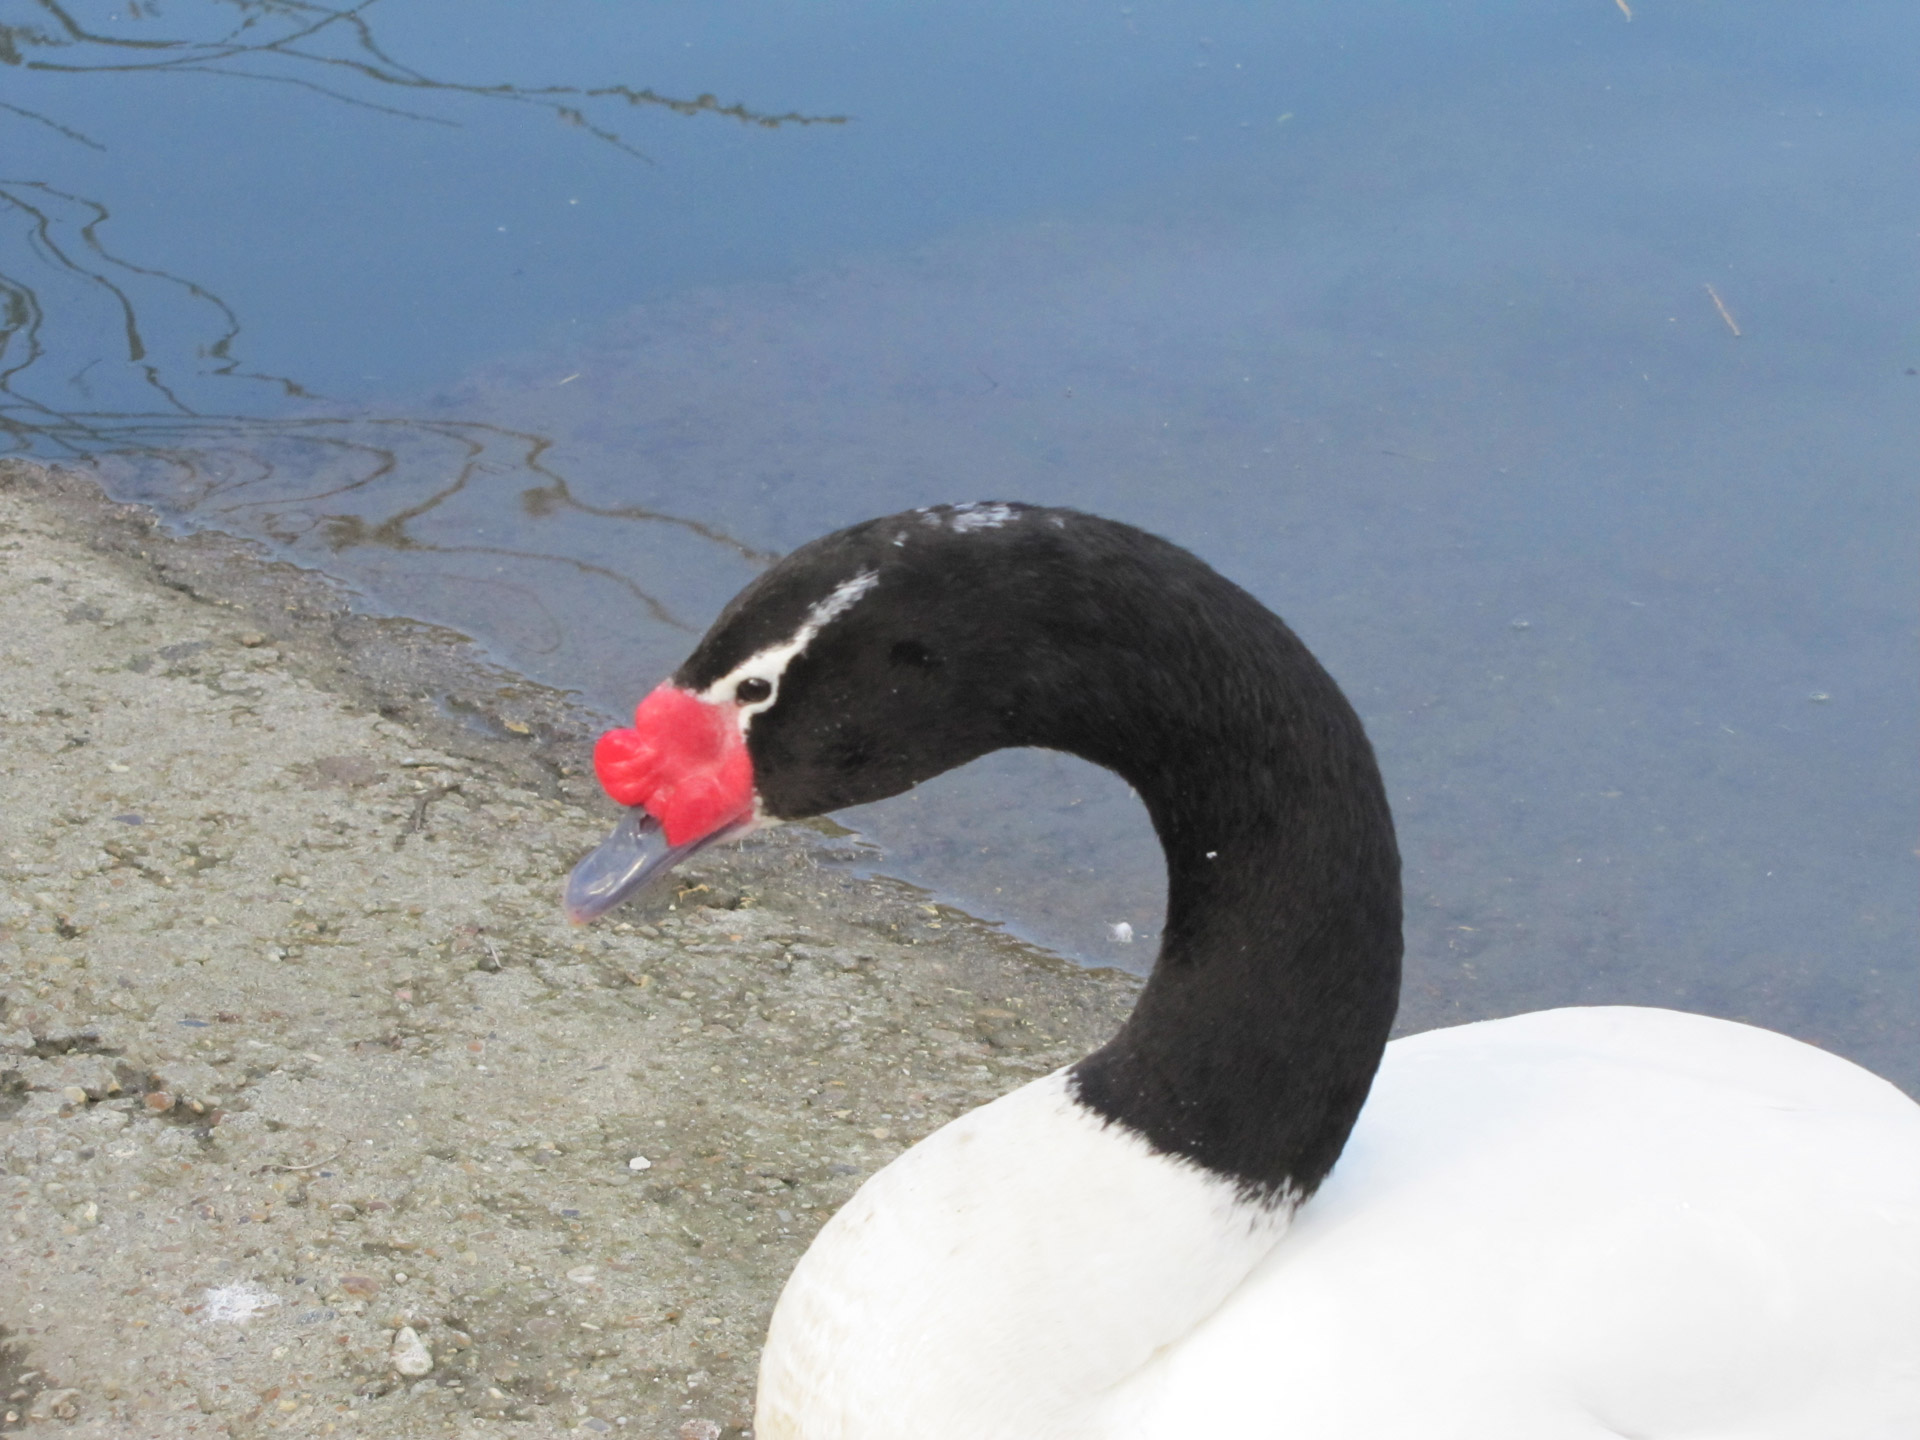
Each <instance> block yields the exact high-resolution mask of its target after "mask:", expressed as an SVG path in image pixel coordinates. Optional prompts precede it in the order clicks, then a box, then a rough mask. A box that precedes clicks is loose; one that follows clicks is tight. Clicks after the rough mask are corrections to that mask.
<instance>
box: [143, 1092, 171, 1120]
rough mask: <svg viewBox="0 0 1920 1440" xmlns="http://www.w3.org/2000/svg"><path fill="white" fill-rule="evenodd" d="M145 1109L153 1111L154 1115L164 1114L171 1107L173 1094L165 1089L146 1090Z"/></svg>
mask: <svg viewBox="0 0 1920 1440" xmlns="http://www.w3.org/2000/svg"><path fill="white" fill-rule="evenodd" d="M147 1109H149V1110H151V1111H153V1113H154V1114H156V1115H164V1114H166V1113H167V1111H169V1110H171V1109H173V1096H172V1095H170V1094H169V1093H168V1092H167V1091H165V1090H149V1091H148V1092H147Z"/></svg>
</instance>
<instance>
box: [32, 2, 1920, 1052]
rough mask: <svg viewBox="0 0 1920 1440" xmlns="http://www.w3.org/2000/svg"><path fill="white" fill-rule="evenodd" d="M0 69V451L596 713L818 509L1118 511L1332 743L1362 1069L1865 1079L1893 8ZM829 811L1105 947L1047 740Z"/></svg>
mask: <svg viewBox="0 0 1920 1440" xmlns="http://www.w3.org/2000/svg"><path fill="white" fill-rule="evenodd" d="M0 25H5V26H7V27H9V28H7V29H6V30H4V32H0V33H3V34H4V37H5V38H4V39H0V60H4V61H5V62H6V63H5V64H4V65H0V157H3V158H0V200H3V201H4V202H5V203H4V204H3V205H0V285H4V286H5V287H6V296H5V297H0V298H3V299H4V304H5V307H6V308H5V310H4V315H5V316H6V317H7V318H6V319H5V320H4V321H3V322H0V323H4V324H5V325H6V327H7V328H6V329H5V331H4V332H0V333H3V334H4V340H5V344H4V349H3V350H0V381H3V382H4V389H0V436H3V437H5V439H7V440H8V441H10V442H11V443H12V445H13V446H14V447H15V448H17V449H19V450H22V451H25V452H27V453H33V454H38V455H42V456H46V457H49V458H60V457H83V458H89V459H91V460H92V461H93V462H94V463H97V464H98V465H99V467H100V470H101V473H102V474H103V476H104V477H105V478H106V479H107V481H108V483H109V484H110V485H111V486H112V487H113V488H115V489H116V490H117V491H118V492H119V493H121V494H125V495H129V496H135V497H138V498H142V499H146V500H148V501H150V502H152V503H155V504H157V505H159V506H161V507H162V508H163V509H164V510H166V511H167V512H168V513H170V514H172V515H174V516H175V517H177V518H178V520H179V521H180V523H182V524H189V525H212V526H218V527H223V528H227V529H231V530H235V531H237V532H239V533H243V534H248V535H254V536H258V537H260V538H263V539H266V540H268V541H269V542H271V543H272V544H274V545H275V546H277V547H279V548H280V549H281V550H282V552H283V553H286V554H288V555H290V556H292V557H294V558H296V559H299V560H300V561H302V562H303V563H307V564H312V565H316V566H319V567H321V568H324V569H326V570H328V571H330V572H331V573H334V574H336V575H339V576H341V577H343V578H344V579H346V580H348V581H350V582H351V583H353V584H354V585H356V586H357V587H359V588H360V589H361V591H362V592H363V593H364V594H365V595H366V596H367V603H368V605H369V606H370V607H372V608H384V609H388V610H392V611H396V612H400V613H406V614H413V615H419V616H422V617H424V618H428V619H433V620H438V621H442V622H445V623H449V624H452V625H455V626H458V627H460V628H463V629H465V630H467V631H468V632H469V633H472V634H474V635H476V636H477V637H479V638H481V639H482V640H484V641H485V642H486V643H488V644H489V645H490V646H491V647H492V648H493V649H494V650H495V651H496V653H498V654H499V655H501V656H502V657H503V658H505V659H507V660H509V661H511V662H512V663H513V664H515V665H516V666H518V667H519V668H521V669H523V670H525V671H526V672H527V673H529V674H532V675H535V676H537V677H539V678H541V679H543V680H547V681H550V682H553V683H556V684H560V685H565V686H571V687H574V688H578V689H580V690H581V691H583V692H584V693H585V694H586V695H587V696H588V697H589V698H590V699H591V700H593V701H594V702H595V703H597V704H600V705H602V706H604V707H605V708H606V709H607V711H608V712H609V713H614V712H617V711H618V710H620V709H621V708H623V707H624V706H626V705H630V704H631V703H632V700H633V699H634V698H635V697H636V696H637V695H638V694H639V693H641V692H642V691H643V690H644V689H645V688H646V687H648V686H649V685H650V684H651V683H653V681H654V680H656V679H657V678H658V677H659V676H660V675H661V674H662V673H663V672H665V671H666V670H668V669H670V668H671V667H672V666H673V665H674V664H675V663H676V662H677V660H678V658H679V657H680V655H681V654H683V653H684V651H685V650H686V648H687V647H688V646H689V644H690V643H691V642H692V640H693V638H694V637H695V636H696V635H697V634H698V632H699V630H700V629H701V628H703V627H704V625H705V624H706V623H707V621H708V620H709V619H710V618H711V617H712V615H713V614H714V613H715V611H716V610H717V609H718V607H719V606H720V605H721V604H722V603H723V602H724V601H725V599H726V598H727V597H728V596H729V595H730V594H732V592H733V591H734V590H735V589H737V588H738V586H739V585H740V584H742V583H743V582H744V581H745V580H746V579H747V578H748V577H750V576H751V575H752V574H753V573H754V572H755V570H756V569H757V568H758V567H759V566H760V565H763V564H764V563H765V562H766V559H767V557H769V556H770V555H773V554H776V553H778V552H780V551H782V550H784V549H786V548H789V547H791V546H793V545H795V544H798V543H800V542H801V541H803V540H805V539H807V538H809V537H810V536H812V535H814V534H817V533H820V532H821V531H823V530H826V529H829V528H832V527H833V526H836V525H840V524H843V523H847V522H850V521H853V520H856V519H860V518H863V517H865V516H867V515H870V514H875V513H880V512H884V511H889V510H894V509H899V508H903V507H905V506H909V505H915V504H921V503H926V502H928V501H932V500H943V499H964V498H977V497H1013V498H1024V499H1032V500H1037V501H1044V502H1052V503H1066V504H1074V505H1080V506H1083V507H1085V508H1089V509H1094V510H1099V511H1102V512H1104V513H1107V514H1111V515H1115V516H1118V517H1120V518H1123V519H1127V520H1131V521H1133V522H1135V523H1137V524H1141V525H1145V526H1147V527H1148V528H1151V529H1154V530H1157V531H1159V532H1161V533H1164V534H1166V535H1169V536H1170V537H1172V538H1174V539H1176V540H1179V541H1180V542H1181V543H1183V544H1186V545H1188V546H1190V547H1192V548H1193V549H1195V550H1196V551H1198V552H1199V553H1200V554H1202V555H1204V556H1205V557H1206V558H1208V559H1209V560H1210V561H1212V562H1213V563H1214V564H1215V565H1217V566H1218V567H1219V568H1220V569H1222V570H1223V571H1225V572H1226V573H1227V574H1229V575H1231V576H1233V577H1234V578H1235V579H1237V580H1239V581H1240V582H1241V583H1243V584H1245V585H1247V586H1248V587H1249V588H1250V589H1252V590H1253V591H1255V592H1256V593H1257V594H1259V595H1260V596H1262V597H1263V598H1264V599H1265V600H1267V601H1268V602H1269V603H1270V604H1272V605H1273V606H1274V607H1275V608H1276V609H1278V610H1279V611H1280V612H1281V613H1282V614H1284V615H1286V616H1287V617H1288V618H1289V620H1290V621H1291V622H1292V623H1293V624H1294V625H1295V627H1296V628H1297V629H1298V630H1299V631H1300V632H1301V633H1302V635H1303V636H1304V637H1305V638H1306V639H1307V641H1308V642H1309V643H1310V644H1311V645H1313V646H1314V648H1315V649H1316V650H1317V651H1318V653H1319V654H1320V655H1321V656H1322V658H1323V659H1324V660H1325V661H1326V662H1327V663H1328V665H1329V667H1330V668H1331V669H1332V670H1333V671H1334V673H1335V674H1336V675H1337V676H1338V677H1339V678H1340V679H1341V680H1342V682H1343V684H1344V685H1345V686H1346V687H1347V689H1348V691H1349V693H1350V694H1351V695H1352V696H1353V698H1354V701H1355V703H1356V705H1357V706H1358V707H1359V709H1360V710H1361V712H1362V714H1363V715H1364V716H1365V718H1366V719H1367V721H1368V724H1369V727H1370V729H1371V731H1372V733H1373V735H1374V738H1375V742H1376V745H1377V747H1378V749H1379V751H1380V754H1381V759H1382V763H1383V766H1384V768H1385V770H1386V772H1387V775H1388V780H1389V785H1390V787H1391V790H1392V793H1393V797H1394V800H1395V803H1396V807H1397V813H1398V818H1399V821H1400V825H1401V831H1402V841H1403V848H1404V850H1405V853H1406V860H1407V882H1408V900H1409V925H1408V935H1409V945H1410V961H1409V982H1408V989H1407V999H1406V1013H1405V1019H1406V1021H1407V1022H1408V1023H1409V1024H1412V1025H1426V1024H1432V1023H1439V1022H1442V1021H1446V1020H1452V1019H1460V1018H1469V1017H1472V1016H1478V1015H1485V1014H1498V1013H1505V1012H1508V1011H1513V1010H1519V1009H1526V1008H1532V1007H1536V1006H1540V1005H1548V1004H1554V1003H1563V1002H1568V1001H1581V1002H1595V1001H1634V1002H1641V1003H1664V1004H1674V1005H1679V1006H1683V1007H1686V1008H1692V1009H1701V1010H1707V1011H1711V1012H1715V1013H1720V1014H1727V1015H1734V1016H1738V1017H1742V1018H1747V1019H1752V1020H1755V1021H1757V1022H1760V1023H1764V1024H1768V1025H1772V1026H1775V1027H1777V1028H1780V1029H1784V1030H1787V1031H1789V1032H1790V1033H1793V1034H1797V1035H1801V1036H1803V1037H1805V1038H1808V1039H1812V1040H1815V1041H1817V1042H1819V1043H1822V1044H1825V1045H1828V1046H1831V1047H1833V1048H1835V1049H1838V1050H1841V1051H1842V1052H1844V1053H1847V1054H1850V1055H1854V1056H1856V1057H1858V1058H1860V1059H1862V1060H1863V1061H1865V1062H1866V1063H1868V1064H1870V1065H1872V1066H1874V1067H1875V1068H1876V1069H1878V1070H1880V1071H1881V1072H1882V1073H1884V1074H1888V1075H1890V1076H1893V1077H1895V1078H1897V1079H1899V1080H1900V1081H1901V1082H1902V1083H1903V1084H1906V1085H1908V1086H1909V1087H1910V1088H1916V1089H1920V1047H1916V1045H1915V1043H1914V1039H1913V1036H1914V1033H1915V1027H1916V1022H1920V974H1916V969H1917V968H1920V967H1917V966H1916V955H1917V954H1920V945H1917V944H1916V941H1917V940H1920V934H1917V933H1916V932H1917V931H1920V923H1917V920H1920V917H1917V916H1916V907H1915V904H1914V895H1915V886H1914V871H1915V868H1916V867H1915V851H1916V834H1915V824H1914V814H1915V807H1914V803H1913V802H1914V797H1915V794H1916V791H1917V790H1920V776H1917V775H1916V770H1920V763H1917V762H1916V753H1915V746H1914V736H1915V734H1916V725H1915V722H1916V719H1917V718H1920V673H1917V672H1916V666H1915V664H1914V661H1913V652H1912V642H1913V637H1914V631H1915V622H1916V616H1917V615H1920V595H1916V590H1917V589H1920V586H1917V585H1916V567H1915V566H1914V565H1913V563H1912V557H1913V555H1914V553H1915V543H1914V542H1915V539H1916V530H1920V525H1916V518H1917V517H1916V513H1915V511H1916V506H1915V488H1916V487H1915V484H1914V480H1913V473H1914V472H1913V457H1914V455H1915V454H1916V453H1920V443H1917V442H1920V375H1916V374H1915V373H1914V372H1915V371H1916V370H1920V329H1916V326H1915V315H1916V301H1917V300H1920V293H1917V292H1920V281H1917V280H1916V268H1915V264H1914V261H1915V250H1916V240H1920V175H1916V172H1915V169H1914V166H1913V163H1912V159H1913V155H1914V153H1915V148H1916V146H1915V142H1916V139H1920V91H1916V88H1915V86H1914V85H1913V83H1912V78H1911V63H1910V62H1911V59H1912V57H1913V55H1914V54H1915V53H1916V46H1917V45H1920V11H1916V10H1915V9H1914V8H1913V7H1912V6H1911V5H1910V4H1907V3H1887V4H1871V3H1857V4H1852V5H1849V6H1846V7H1818V8H1815V7H1807V6H1804V5H1797V4H1787V3H1740V4H1734V3H1703V0H1687V3H1685V4H1680V3H1674V0H1662V3H1654V0H1642V3H1638V4H1633V3H1631V0H1629V4H1628V5H1627V6H1623V5H1621V4H1620V3H1619V0H1579V3H1565V4H1559V5H1554V6H1544V5H1537V4H1531V5H1523V4H1517V3H1509V4H1500V3H1493V0H1463V3H1457V4H1441V3H1433V4H1426V5H1412V4H1405V3H1384V0H1374V3H1349V4H1342V5H1332V4H1325V3H1316V4H1308V3H1275V4H1270V5H1259V6H1253V5H1228V4H1204V3H1180V4H1171V3H1169V4H1133V5H1091V4H1086V5H1071V4H1069V5H1059V6H1050V7H1034V6H1030V5H982V4H969V5H957V4H927V5H920V6H913V7H907V6H900V5H858V4H829V3H812V4H806V5H800V4H770V3H761V4H756V5H752V6H746V5H736V4H724V3H706V4H701V5H691V4H648V5H641V4H629V5H621V6H608V5H599V4H587V3H580V0H553V3H547V4H544V5H542V6H540V7H537V9H536V8H534V7H526V6H518V5H505V4H480V3H473V0H465V3H461V4H458V5H454V4H449V3H437V0H436V3H427V0H415V3H398V0H388V3H385V4H376V5H371V6H368V7H365V8H363V9H361V10H358V11H354V12H351V13H349V12H341V11H334V10H331V9H329V8H327V7H323V6H317V5H294V4H260V3H242V4H233V3H226V4H211V3H199V4H195V3H183V0H175V3H171V4H169V5H168V6H166V7H164V10H163V11H161V12H157V13H156V12H155V11H153V10H150V9H148V8H146V7H139V8H136V7H135V6H134V5H132V4H124V5H121V6H117V7H116V6H109V5H86V6H71V7H66V8H64V9H62V8H58V7H55V6H52V5H49V4H44V3H36V4H28V3H23V0H10V3H0ZM616 87H623V88H616ZM843 818H847V819H848V820H849V823H852V824H854V825H856V826H857V827H858V828H859V829H860V830H861V831H862V833H863V834H865V835H866V836H868V837H869V838H870V839H872V840H873V841H875V842H876V843H877V845H878V846H879V847H880V854H879V858H878V859H877V860H876V862H875V863H876V864H877V865H878V866H879V868H881V869H883V870H888V871H890V872H892V873H897V874H905V875H907V876H909V877H911V878H915V879H917V880H919V881H921V882H922V883H925V884H927V885H929V886H931V887H933V888H934V889H936V890H938V891H939V892H941V893H942V894H944V895H947V896H951V897H953V898H955V899H957V900H959V901H960V902H962V903H964V904H966V905H968V906H969V907H970V908H972V909H974V910H975V911H976V912H979V913H983V914H987V915H990V916H992V917H994V918H998V919H1004V920H1007V921H1008V922H1009V923H1011V924H1013V925H1014V926H1015V928H1018V929H1021V930H1022V931H1023V932H1024V933H1027V934H1029V935H1032V936H1034V937H1036V938H1038V939H1040V940H1042V941H1044V942H1045V943H1048V944H1051V945H1053V946H1055V947H1056V948H1059V949H1061V950H1063V951H1065V952H1067V953H1071V954H1074V955H1077V956H1080V957H1082V958H1086V959H1090V960H1094V961H1097V962H1100V963H1112V964H1131V965H1133V966H1134V967H1135V968H1138V967H1139V966H1140V965H1142V964H1144V963H1145V962H1146V961H1147V960H1148V959H1149V958H1150V956H1151V953H1152V940H1153V938H1154V935H1155V933H1156V931H1157V928H1158V906H1159V897H1160V890H1159V879H1158V876H1157V867H1156V861H1155V857H1154V853H1153V850H1152V845H1151V838H1150V836H1149V835H1148V834H1147V832H1146V826H1145V820H1144V816H1143V815H1142V813H1141V812H1140V810H1139V807H1138V805H1137V803H1136V802H1134V801H1133V800H1132V799H1131V797H1130V796H1128V795H1127V793H1126V792H1125V789H1124V787H1121V786H1119V785H1117V784H1116V783H1114V782H1112V781H1111V780H1109V779H1108V778H1107V777H1104V776H1100V775H1098V774H1097V773H1095V772H1093V771H1091V770H1090V769H1088V768H1087V767H1085V766H1082V765H1080V764H1078V762H1070V761H1066V760H1063V759H1060V758H1059V757H1048V756H1013V757H998V758H996V759H993V760H989V761H987V762H983V763H982V764H980V765H978V766H974V767H969V768H968V769H967V770H966V771H964V772H962V773H960V774H958V775H955V776H950V777H946V778H943V779H942V780H940V781H938V782H935V783H933V784H931V785H929V786H927V787H924V788H923V790H922V791H920V792H917V793H916V794H915V795H913V796H909V797H903V798H902V799H901V800H898V801H893V802H888V804H886V805H884V806H880V807H874V808H873V809H871V810H869V811H864V812H861V813H859V814H856V815H853V816H850V817H843ZM1123 920H1124V921H1126V922H1128V923H1129V924H1131V925H1132V926H1133V927H1134V930H1135V931H1136V934H1137V939H1136V941H1135V942H1134V943H1133V944H1132V945H1124V944H1121V943H1119V942H1118V941H1116V940H1114V939H1112V938H1111V937H1112V933H1113V932H1112V931H1111V930H1110V928H1109V927H1110V926H1112V925H1114V924H1116V923H1117V922H1120V921H1123Z"/></svg>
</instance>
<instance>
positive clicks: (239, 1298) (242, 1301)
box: [200, 1280, 280, 1325]
mask: <svg viewBox="0 0 1920 1440" xmlns="http://www.w3.org/2000/svg"><path fill="white" fill-rule="evenodd" d="M279 1303H280V1297H279V1296H278V1295H276V1294H274V1293H273V1292H272V1291H271V1290H262V1289H261V1288H260V1287H259V1286H258V1285H253V1284H250V1283H248V1282H247V1281H245V1280H241V1281H238V1282H236V1283H234V1284H232V1285H219V1286H216V1287H214V1288H213V1289H211V1290H209V1291H207V1292H206V1302H205V1304H204V1305H203V1306H202V1307H201V1312H200V1313H201V1316H202V1318H203V1319H204V1320H205V1321H206V1323H207V1324H209V1325H244V1324H246V1323H247V1321H249V1320H251V1319H253V1317H254V1316H256V1315H258V1314H260V1313H261V1312H262V1311H263V1310H271V1309H272V1308H273V1307H274V1306H276V1305H278V1304H279Z"/></svg>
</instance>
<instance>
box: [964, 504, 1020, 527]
mask: <svg viewBox="0 0 1920 1440" xmlns="http://www.w3.org/2000/svg"><path fill="white" fill-rule="evenodd" d="M1013 518H1014V514H1013V507H1012V506H1011V505H988V504H984V503H982V502H979V501H975V502H973V503H972V504H968V505H956V506H954V507H953V520H952V522H951V523H952V525H953V531H954V533H955V534H956V535H968V534H971V533H972V532H973V531H975V530H998V529H999V528H1000V527H1001V526H1002V525H1005V524H1008V523H1009V522H1011V521H1012V520H1013Z"/></svg>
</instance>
